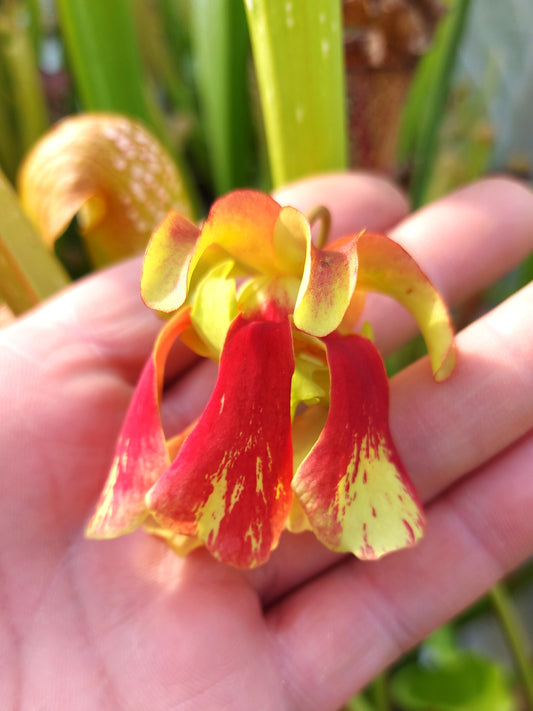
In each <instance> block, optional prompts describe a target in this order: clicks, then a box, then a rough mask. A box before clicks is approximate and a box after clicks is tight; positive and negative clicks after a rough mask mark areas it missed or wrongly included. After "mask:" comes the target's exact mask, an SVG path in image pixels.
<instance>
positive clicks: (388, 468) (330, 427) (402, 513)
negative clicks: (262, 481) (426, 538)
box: [293, 335, 424, 559]
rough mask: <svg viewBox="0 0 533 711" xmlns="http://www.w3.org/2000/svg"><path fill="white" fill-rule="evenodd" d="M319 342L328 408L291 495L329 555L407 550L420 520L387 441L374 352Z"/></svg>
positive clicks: (348, 339) (361, 345)
mask: <svg viewBox="0 0 533 711" xmlns="http://www.w3.org/2000/svg"><path fill="white" fill-rule="evenodd" d="M324 341H325V343H326V347H327V353H328V362H329V366H330V371H331V393H330V409H329V413H328V417H327V421H326V425H325V427H324V429H323V431H322V433H321V435H320V437H319V439H318V441H317V443H316V444H315V446H314V447H313V448H312V450H311V452H310V453H309V455H308V456H307V457H306V458H305V459H304V461H303V463H302V465H301V466H300V468H299V469H298V471H297V473H296V475H295V477H294V480H293V490H294V492H295V494H296V496H297V497H298V499H299V500H300V503H301V504H302V507H303V509H304V511H305V512H306V514H307V516H308V518H309V521H310V523H311V526H312V529H313V531H314V532H315V534H316V536H317V537H318V538H319V539H320V540H321V541H322V542H323V543H324V544H325V545H326V546H327V547H328V548H331V549H333V550H335V551H351V552H352V553H354V554H355V555H357V556H358V557H359V558H367V559H374V558H379V557H380V556H382V555H384V554H385V553H388V552H389V551H392V550H396V549H398V548H402V547H405V546H410V545H413V544H414V543H415V542H416V541H417V540H418V539H419V538H420V537H421V535H422V533H423V530H424V515H423V512H422V509H421V507H420V504H419V502H418V498H417V496H416V493H415V491H414V489H413V486H412V484H411V482H410V481H409V478H408V477H407V474H406V472H405V469H404V467H403V465H402V463H401V461H400V459H399V457H398V454H397V452H396V449H395V447H394V444H393V442H392V439H391V435H390V430H389V425H388V408H389V391H388V382H387V376H386V373H385V369H384V366H383V363H382V360H381V357H380V355H379V353H378V352H377V350H376V348H375V346H374V345H373V344H372V343H371V341H369V340H368V339H366V338H364V337H362V336H358V335H352V336H345V337H342V336H337V335H331V336H328V337H327V338H325V339H324Z"/></svg>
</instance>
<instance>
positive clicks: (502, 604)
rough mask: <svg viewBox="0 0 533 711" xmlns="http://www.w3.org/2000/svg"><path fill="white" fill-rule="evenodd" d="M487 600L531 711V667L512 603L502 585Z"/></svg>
mask: <svg viewBox="0 0 533 711" xmlns="http://www.w3.org/2000/svg"><path fill="white" fill-rule="evenodd" d="M489 598H490V600H491V602H492V605H493V607H494V610H495V612H496V615H497V616H498V620H499V622H500V625H501V627H502V630H503V632H504V634H505V637H506V638H507V642H508V644H509V649H510V650H511V653H512V655H513V659H514V663H515V667H516V670H517V672H518V675H519V677H520V680H521V682H522V686H523V691H524V694H525V697H526V699H527V705H528V706H527V707H528V709H529V711H533V667H532V665H531V662H530V660H529V658H528V654H527V651H526V642H525V639H524V635H523V633H522V629H521V627H520V622H519V620H518V618H517V614H516V611H515V609H514V606H513V603H512V601H511V599H510V597H509V595H508V594H507V590H506V588H505V586H504V585H503V584H498V585H495V586H494V587H493V588H492V589H491V590H490V592H489Z"/></svg>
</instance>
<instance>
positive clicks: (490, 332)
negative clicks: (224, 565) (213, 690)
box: [250, 284, 533, 603]
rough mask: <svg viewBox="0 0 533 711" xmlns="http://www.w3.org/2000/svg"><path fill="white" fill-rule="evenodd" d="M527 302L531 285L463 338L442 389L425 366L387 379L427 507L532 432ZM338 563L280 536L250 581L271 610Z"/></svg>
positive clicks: (395, 425) (531, 313)
mask: <svg viewBox="0 0 533 711" xmlns="http://www.w3.org/2000/svg"><path fill="white" fill-rule="evenodd" d="M532 303H533V284H531V285H529V286H528V287H526V288H525V289H523V290H522V291H521V292H519V293H517V294H515V295H514V296H513V297H511V298H510V299H508V300H507V301H506V302H504V303H503V304H502V305H500V306H499V307H498V308H497V309H494V310H493V311H492V312H490V313H489V314H487V315H486V316H485V317H484V318H483V319H480V320H479V321H477V322H476V323H474V324H472V326H470V327H469V328H468V329H466V330H465V331H463V332H461V333H460V334H459V335H458V337H457V350H458V364H457V369H456V371H455V372H454V373H453V374H452V376H451V377H450V379H449V380H447V381H446V382H444V383H439V384H436V383H435V382H434V381H433V379H432V377H431V370H430V367H429V363H428V361H427V359H423V360H421V361H419V362H417V363H415V364H413V365H412V366H411V367H410V368H408V369H407V370H405V371H404V372H402V373H400V374H399V375H397V376H395V377H394V378H393V379H392V381H391V386H390V390H391V413H390V420H391V429H392V433H393V438H394V441H395V442H396V445H397V448H398V450H399V454H400V457H401V458H402V460H403V462H404V464H405V466H406V469H407V471H408V473H409V476H410V477H411V478H412V480H413V483H414V484H415V487H416V488H417V490H418V492H419V494H420V496H421V498H422V500H423V501H424V502H428V501H430V500H431V499H433V498H435V497H436V496H437V495H438V494H439V493H440V492H442V491H443V490H444V489H446V488H448V487H450V486H452V485H453V484H454V483H455V482H457V481H458V480H459V479H460V478H461V477H463V476H465V475H466V474H468V473H469V472H470V471H472V470H474V469H475V468H477V467H479V466H481V465H482V464H483V463H485V462H487V461H488V460H490V459H491V458H492V457H494V456H495V455H496V454H497V453H498V452H500V451H502V450H504V449H505V448H506V447H508V446H509V445H510V444H511V443H513V442H514V441H515V440H516V439H517V438H519V437H522V436H523V435H525V433H527V432H530V431H531V430H533V371H532V369H531V363H532V362H533V339H532V338H531V333H533V309H532V308H531V304H532ZM295 552H297V553H298V557H297V563H296V565H292V564H291V561H292V559H293V554H294V553H295ZM338 560H339V556H335V555H334V554H333V553H331V552H329V551H328V552H326V551H324V550H323V549H322V548H321V546H320V545H319V543H318V542H316V541H313V539H312V538H311V537H310V536H309V537H307V538H305V539H303V540H301V541H297V540H295V538H294V537H293V536H285V538H284V540H282V542H281V544H280V547H279V550H278V551H275V552H274V554H273V555H272V559H271V562H270V563H269V565H268V566H267V567H265V568H264V569H259V570H257V571H252V572H251V574H250V579H251V581H252V582H253V584H254V585H256V586H257V588H258V590H259V592H260V594H261V595H262V598H263V600H264V601H265V603H268V602H270V601H272V600H275V599H276V598H278V597H280V596H281V595H283V594H285V593H286V592H287V591H288V590H290V589H292V588H294V587H295V586H297V585H300V584H301V583H302V582H304V581H305V580H307V579H309V578H311V577H313V576H314V575H316V574H317V573H319V572H321V571H322V570H324V569H325V568H326V567H327V566H328V565H332V564H335V563H336V562H338Z"/></svg>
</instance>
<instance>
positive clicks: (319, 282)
mask: <svg viewBox="0 0 533 711" xmlns="http://www.w3.org/2000/svg"><path fill="white" fill-rule="evenodd" d="M356 282H357V235H355V236H350V237H343V238H342V239H339V240H336V241H335V242H332V243H331V244H329V245H328V246H327V247H325V248H324V249H318V248H317V247H315V246H314V244H313V243H312V241H311V233H310V230H308V237H307V255H306V260H305V268H304V273H303V277H302V283H301V285H300V291H299V293H298V298H297V300H296V306H295V307H294V324H295V326H296V327H297V328H299V329H301V330H302V331H305V332H306V333H310V334H312V335H313V336H326V335H327V334H328V333H331V332H332V331H334V330H335V329H336V328H337V326H338V325H339V324H340V323H341V321H342V319H343V317H344V314H345V312H346V310H347V309H348V306H349V305H350V302H351V299H352V295H353V293H354V290H355V285H356Z"/></svg>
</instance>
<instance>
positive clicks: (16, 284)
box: [0, 172, 69, 314]
mask: <svg viewBox="0 0 533 711" xmlns="http://www.w3.org/2000/svg"><path fill="white" fill-rule="evenodd" d="M68 282H69V279H68V277H67V275H66V272H65V271H64V269H63V267H62V266H61V265H60V264H59V262H58V261H57V259H56V258H55V257H54V255H53V254H51V253H50V252H49V251H48V250H47V249H46V247H45V246H44V244H43V243H42V242H41V240H40V238H39V236H38V235H37V234H36V232H35V231H34V229H33V227H32V226H31V224H30V222H29V220H28V218H27V217H26V215H25V214H24V212H23V211H22V208H21V206H20V203H19V202H18V199H17V197H16V194H15V192H14V190H13V189H12V187H11V186H10V184H9V183H8V181H7V179H6V178H5V177H4V175H3V174H2V173H1V172H0V297H1V298H2V299H3V300H4V301H5V302H6V303H7V305H8V306H9V308H10V309H11V310H12V311H13V313H15V314H20V313H23V312H24V311H26V310H27V309H29V308H31V307H32V306H35V305H36V304H38V303H39V302H40V301H42V300H43V299H45V298H46V297H47V296H50V295H51V294H53V293H54V292H56V291H58V290H59V289H61V288H63V287H64V286H66V285H67V284H68Z"/></svg>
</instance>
